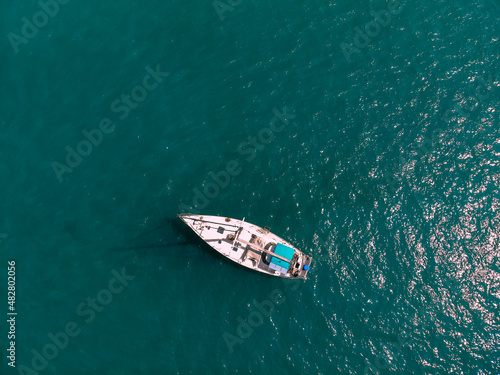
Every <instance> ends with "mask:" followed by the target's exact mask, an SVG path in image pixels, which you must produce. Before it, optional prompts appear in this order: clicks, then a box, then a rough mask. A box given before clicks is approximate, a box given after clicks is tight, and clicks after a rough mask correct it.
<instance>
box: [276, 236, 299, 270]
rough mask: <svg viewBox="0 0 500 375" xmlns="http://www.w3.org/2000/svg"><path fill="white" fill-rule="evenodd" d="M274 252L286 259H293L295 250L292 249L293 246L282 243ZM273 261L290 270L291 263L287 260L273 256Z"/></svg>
mask: <svg viewBox="0 0 500 375" xmlns="http://www.w3.org/2000/svg"><path fill="white" fill-rule="evenodd" d="M274 253H275V254H276V255H279V256H282V257H283V258H285V259H288V260H290V261H291V260H292V257H293V254H295V250H294V249H292V248H291V247H288V246H285V245H282V244H280V243H279V244H277V245H276V249H274ZM271 263H274V264H276V265H277V266H279V267H282V268H285V269H287V270H288V267H290V263H287V262H285V261H284V260H281V259H279V258H276V257H272V259H271Z"/></svg>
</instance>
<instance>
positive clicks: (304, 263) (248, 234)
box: [178, 214, 312, 279]
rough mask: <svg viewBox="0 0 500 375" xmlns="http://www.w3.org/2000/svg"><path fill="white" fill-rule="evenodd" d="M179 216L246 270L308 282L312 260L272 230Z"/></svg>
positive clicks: (222, 219) (238, 222)
mask: <svg viewBox="0 0 500 375" xmlns="http://www.w3.org/2000/svg"><path fill="white" fill-rule="evenodd" d="M178 216H179V218H180V219H181V220H182V221H184V223H186V224H187V225H188V226H189V227H190V228H191V229H192V230H193V231H194V232H195V233H196V234H197V235H198V236H200V237H201V238H202V239H203V240H204V241H205V242H206V243H207V244H209V245H210V246H211V247H212V248H213V249H214V250H216V251H217V252H219V253H220V254H222V255H224V256H225V257H227V258H229V259H231V260H232V261H234V262H236V263H238V264H240V265H242V266H244V267H247V268H250V269H253V270H255V271H258V272H262V273H266V274H268V275H272V276H278V277H285V278H291V279H306V278H307V272H308V270H309V266H310V264H311V261H312V258H311V257H309V256H307V255H305V254H303V253H302V252H301V251H300V250H298V249H297V248H296V247H294V246H293V245H292V244H290V243H289V242H287V241H285V240H284V239H282V238H280V237H278V236H276V235H275V234H273V233H271V232H269V230H268V229H263V228H261V227H258V226H256V225H253V224H250V223H247V222H245V221H243V220H237V219H232V218H227V217H222V216H206V215H191V214H180V215H178Z"/></svg>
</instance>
